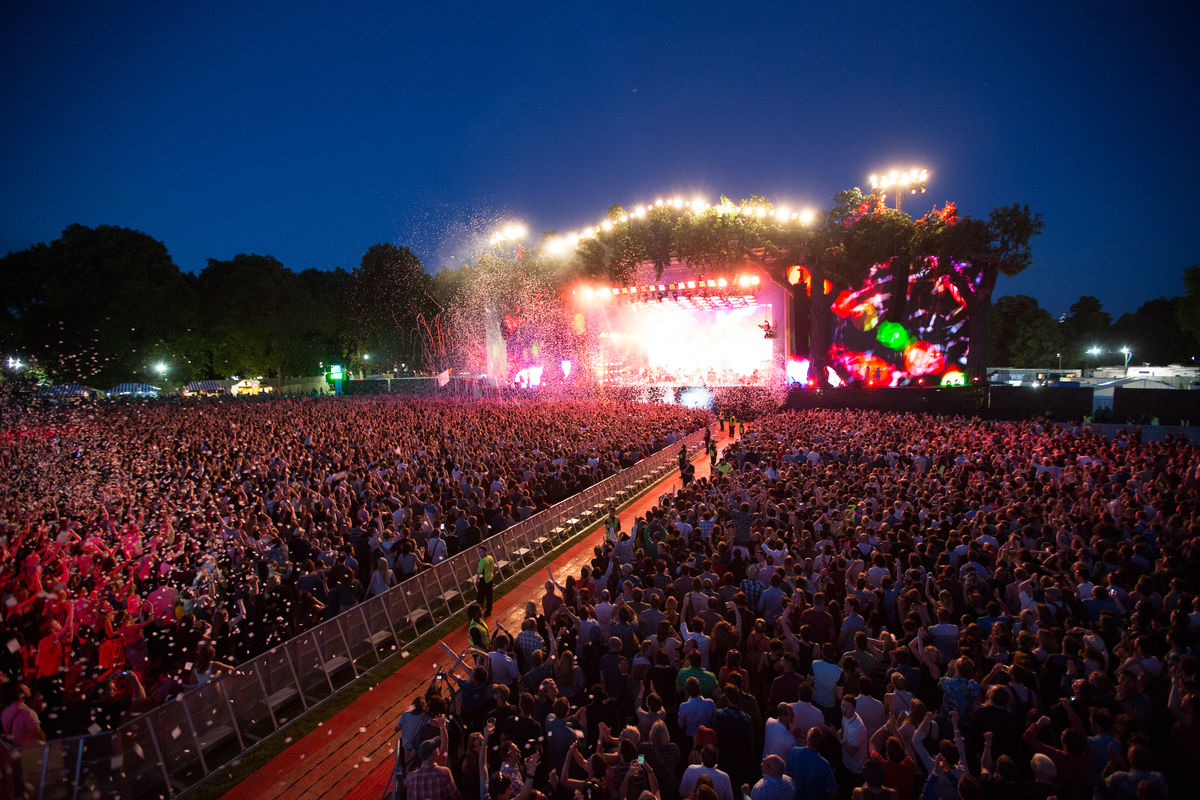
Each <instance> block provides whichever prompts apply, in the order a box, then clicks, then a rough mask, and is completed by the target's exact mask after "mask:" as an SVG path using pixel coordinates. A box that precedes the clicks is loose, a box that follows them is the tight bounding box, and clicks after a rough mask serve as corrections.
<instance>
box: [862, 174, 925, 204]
mask: <svg viewBox="0 0 1200 800" xmlns="http://www.w3.org/2000/svg"><path fill="white" fill-rule="evenodd" d="M928 181H929V170H927V169H923V168H916V167H914V168H913V169H910V170H906V171H904V172H900V171H899V170H892V171H891V172H888V173H886V174H884V175H872V176H871V189H872V190H874V191H876V192H879V193H880V194H881V195H882V196H883V199H884V200H885V201H886V200H887V193H888V191H889V190H893V191H895V193H896V210H897V211H900V210H901V208H900V204H901V198H902V197H904V192H905V191H906V190H907V191H908V193H909V194H917V193H918V192H919V193H921V194H925V184H926V183H927V182H928Z"/></svg>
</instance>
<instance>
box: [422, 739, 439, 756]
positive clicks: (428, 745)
mask: <svg viewBox="0 0 1200 800" xmlns="http://www.w3.org/2000/svg"><path fill="white" fill-rule="evenodd" d="M437 747H438V746H437V742H435V741H434V740H433V739H426V740H425V741H423V742H421V746H420V747H418V748H417V757H418V758H420V759H421V760H422V761H428V760H429V757H430V756H432V755H433V754H434V753H435V752H437Z"/></svg>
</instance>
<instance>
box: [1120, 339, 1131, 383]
mask: <svg viewBox="0 0 1200 800" xmlns="http://www.w3.org/2000/svg"><path fill="white" fill-rule="evenodd" d="M1121 352H1122V353H1124V354H1125V377H1129V359H1130V357H1131V356H1132V355H1133V351H1132V350H1130V349H1129V346H1128V345H1126V346H1125V347H1122V348H1121Z"/></svg>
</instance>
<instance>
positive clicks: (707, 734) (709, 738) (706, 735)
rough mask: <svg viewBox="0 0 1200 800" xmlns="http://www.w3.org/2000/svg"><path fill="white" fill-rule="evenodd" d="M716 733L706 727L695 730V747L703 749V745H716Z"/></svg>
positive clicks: (702, 726)
mask: <svg viewBox="0 0 1200 800" xmlns="http://www.w3.org/2000/svg"><path fill="white" fill-rule="evenodd" d="M716 743H717V732H716V731H715V730H713V729H712V728H710V727H708V726H707V725H701V726H700V727H699V728H697V729H696V747H697V748H700V747H704V746H705V745H709V744H711V745H716Z"/></svg>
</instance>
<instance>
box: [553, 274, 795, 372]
mask: <svg viewBox="0 0 1200 800" xmlns="http://www.w3.org/2000/svg"><path fill="white" fill-rule="evenodd" d="M638 277H639V278H640V279H641V280H640V281H639V283H637V284H634V285H629V286H598V285H581V286H577V287H575V288H574V289H573V290H572V302H573V305H574V309H575V313H574V320H573V328H574V330H575V332H576V333H577V334H580V335H581V339H582V341H583V342H585V343H586V346H587V352H586V353H580V354H579V355H580V360H581V362H582V365H583V366H585V367H586V368H588V369H590V370H591V373H592V375H594V376H595V380H596V381H597V382H598V383H600V384H602V385H606V386H647V387H700V386H705V387H710V388H715V387H721V386H766V385H771V384H782V382H783V380H784V364H785V361H786V355H787V351H788V347H787V338H788V337H787V335H786V334H787V331H788V329H789V320H788V302H787V299H788V291H787V290H786V289H785V288H784V287H782V286H780V285H778V284H776V283H775V282H774V281H772V280H771V279H770V277H769V275H767V273H766V272H765V271H764V270H762V269H760V268H758V267H754V266H751V265H746V266H745V267H743V268H741V269H739V270H737V271H730V272H728V273H721V274H709V275H698V274H697V273H696V272H694V271H693V270H691V269H689V268H687V267H684V266H682V265H678V264H672V265H670V266H669V267H667V268H666V269H665V270H664V271H663V273H662V275H661V276H659V277H657V278H656V277H655V276H654V274H653V272H652V271H650V272H649V273H648V274H642V275H639V276H638Z"/></svg>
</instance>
